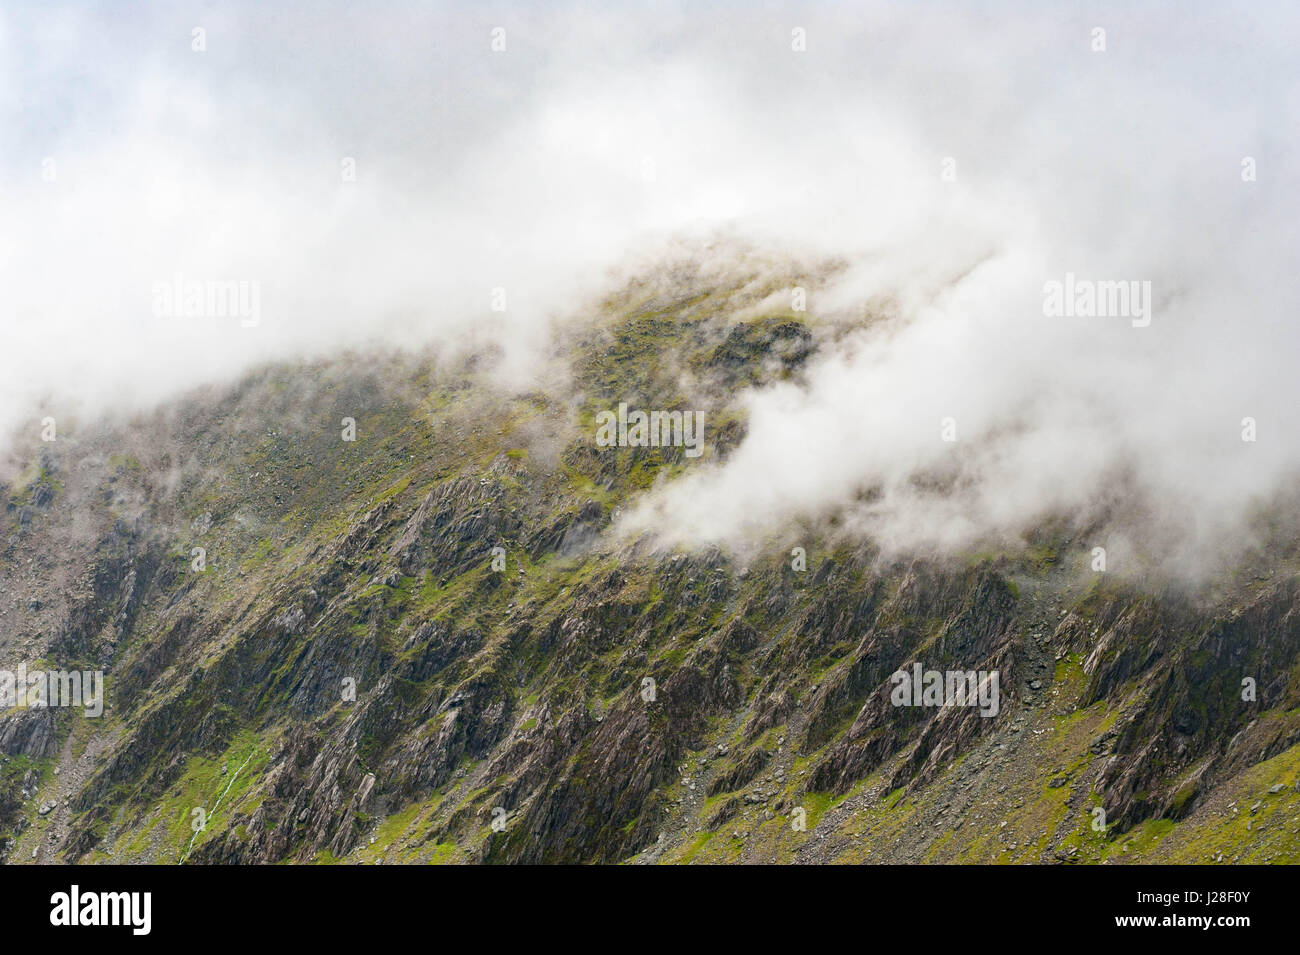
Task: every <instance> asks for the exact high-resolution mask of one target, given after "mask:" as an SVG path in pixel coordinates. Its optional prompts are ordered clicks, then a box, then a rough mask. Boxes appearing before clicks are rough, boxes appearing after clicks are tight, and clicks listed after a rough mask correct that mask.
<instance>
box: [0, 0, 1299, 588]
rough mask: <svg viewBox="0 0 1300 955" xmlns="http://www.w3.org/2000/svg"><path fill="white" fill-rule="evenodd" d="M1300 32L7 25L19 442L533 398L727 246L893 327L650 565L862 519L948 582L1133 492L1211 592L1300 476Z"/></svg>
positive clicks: (1, 102) (888, 13) (1104, 16)
mask: <svg viewBox="0 0 1300 955" xmlns="http://www.w3.org/2000/svg"><path fill="white" fill-rule="evenodd" d="M1297 26H1300V14H1298V13H1297V12H1295V11H1294V10H1293V9H1289V8H1288V7H1287V6H1286V5H1283V4H1261V3H1254V4H1232V3H1227V4H1222V3H1220V4H1208V3H1205V4H1198V3H1172V2H1162V3H1134V4H1118V3H1115V4H1111V3H1100V2H1093V3H1072V4H1042V3H947V4H938V3H854V4H850V3H824V4H817V3H812V4H778V3H746V4H740V3H690V4H686V3H681V4H678V3H652V4H641V5H637V4H627V3H618V4H613V3H610V4H596V3H583V4H563V3H560V4H545V5H543V4H523V3H473V4H470V3H441V4H438V3H434V4H430V3H421V4H407V3H398V2H394V3H374V4H358V5H348V4H341V3H329V2H326V3H320V2H313V3H305V2H304V3H286V2H274V0H272V2H255V3H238V2H236V3H221V4H186V3H179V4H178V3H157V4H150V3H126V2H114V3H102V4H97V5H96V4H63V3H58V2H32V3H27V2H9V3H6V4H5V5H4V6H3V8H0V130H2V132H0V288H2V289H3V290H4V293H5V294H4V296H3V299H2V300H0V335H2V337H0V433H10V434H12V433H14V432H17V433H20V434H21V433H26V431H32V430H35V429H37V428H39V420H40V417H41V416H43V415H44V414H54V415H56V416H58V415H63V416H65V418H66V419H71V420H73V421H80V420H90V418H91V417H93V415H94V414H95V413H97V412H102V411H110V412H111V411H115V410H116V411H129V410H134V409H138V408H147V407H149V406H151V405H152V404H154V403H157V402H163V401H166V400H168V399H170V398H172V397H174V396H176V395H178V394H180V393H183V392H184V391H186V390H187V389H190V388H193V387H195V386H197V385H201V384H207V383H211V382H220V381H223V380H225V379H228V378H230V377H232V376H234V375H237V374H238V373H240V372H241V371H242V370H245V369H247V368H249V367H251V366H252V365H255V364H257V363H259V362H263V361H266V360H271V359H286V358H287V359H296V358H302V357H322V356H330V355H334V354H338V353H340V352H342V351H343V350H344V349H346V348H349V347H353V346H358V345H365V344H368V343H381V344H386V345H393V344H396V345H405V346H410V347H421V346H423V345H425V344H428V343H440V342H458V341H464V340H466V339H467V338H474V337H475V336H482V335H485V334H491V335H498V336H500V338H501V341H502V342H503V344H504V345H505V346H506V347H507V349H508V350H509V355H510V365H509V367H510V368H511V370H512V374H513V376H514V377H515V378H516V379H517V380H518V382H519V383H520V387H526V386H527V384H528V379H529V376H530V374H531V373H532V372H533V371H534V369H535V365H536V363H535V362H534V361H533V356H534V355H535V354H536V352H537V350H538V349H539V348H541V347H542V346H544V345H545V342H546V339H547V335H548V330H549V328H550V325H549V322H551V321H552V320H553V319H556V318H563V317H564V316H568V315H572V314H575V313H578V312H580V311H581V309H582V306H583V303H584V302H586V301H587V300H588V299H589V296H591V295H592V294H595V293H597V292H599V291H600V290H601V288H602V284H603V283H604V282H606V281H607V276H608V275H609V272H610V270H611V269H619V270H623V271H627V270H629V269H634V268H635V265H636V263H637V262H638V261H640V260H641V259H642V258H643V257H647V256H649V255H650V254H651V253H652V252H653V251H654V250H655V249H657V248H661V247H662V245H663V244H664V243H667V242H670V241H677V240H680V239H682V238H687V239H689V238H692V237H708V236H712V235H717V234H719V233H724V234H726V235H729V236H734V237H737V238H738V239H741V240H743V241H745V242H749V243H754V244H755V245H757V246H759V247H761V248H764V249H767V250H770V252H771V253H772V254H774V255H777V256H791V257H801V258H805V257H818V256H824V257H837V258H842V259H843V260H844V261H846V262H847V263H848V268H847V269H846V270H845V272H844V273H843V275H842V276H841V278H840V280H839V281H837V283H835V284H834V285H833V286H832V287H828V288H825V289H820V290H818V292H817V293H816V294H815V295H814V296H813V299H812V300H811V301H810V303H809V307H810V310H812V311H814V312H816V313H817V314H818V315H819V316H822V317H826V318H828V319H829V320H832V321H834V320H837V317H838V318H841V319H843V320H857V319H860V318H861V316H862V314H863V312H864V310H870V309H876V310H881V311H883V312H885V313H887V314H888V316H889V319H890V320H889V321H887V322H883V323H880V324H878V325H873V326H872V328H871V329H870V330H868V331H864V332H860V333H854V334H852V335H849V336H846V338H845V339H844V341H843V343H842V347H839V348H836V349H831V350H828V351H823V353H822V354H821V355H820V356H819V357H818V358H817V359H816V360H815V362H814V364H813V366H812V367H811V368H810V369H809V373H808V376H807V379H806V381H804V382H803V383H800V384H797V385H789V386H785V387H780V388H775V389H768V390H764V391H762V392H757V393H754V394H752V395H748V396H746V397H745V398H744V400H745V401H746V402H747V403H748V405H749V409H750V435H749V437H748V439H747V440H746V442H745V443H744V444H743V445H742V446H741V447H740V448H739V449H738V451H737V452H736V454H735V455H733V457H732V458H731V460H730V461H728V462H727V463H726V464H725V465H723V466H720V467H719V466H717V465H716V463H710V462H708V461H705V462H703V463H702V464H701V466H700V467H699V468H698V469H696V470H694V471H692V472H690V473H689V474H688V475H687V476H686V477H685V478H684V479H683V480H681V481H679V482H676V483H675V484H674V485H672V486H669V487H665V488H661V489H659V490H658V491H656V492H655V493H654V494H653V495H651V496H650V497H649V498H648V499H647V500H646V501H645V502H643V504H642V506H641V507H639V508H635V509H634V510H633V512H632V513H631V514H630V515H629V516H628V518H627V521H626V524H625V526H626V527H627V528H629V529H631V530H634V531H638V532H643V531H645V530H655V531H656V532H658V533H662V534H664V535H665V537H666V538H685V539H689V540H690V541H693V542H697V543H702V542H716V541H722V542H730V543H733V544H735V543H738V542H740V541H743V540H744V539H745V538H746V537H747V536H752V535H755V534H761V533H764V532H765V531H767V530H770V528H771V527H772V526H774V525H776V524H779V523H781V522H782V521H785V520H787V519H796V518H799V517H802V516H808V515H814V516H815V515H819V514H826V513H837V514H842V515H846V516H847V519H848V520H849V522H850V524H851V525H853V526H855V527H860V528H861V529H862V531H863V532H864V533H867V534H870V535H872V536H873V537H875V538H877V539H878V540H881V541H883V542H885V543H887V544H889V545H891V546H898V547H900V548H904V549H907V548H914V549H919V548H925V549H930V550H933V549H936V548H955V547H963V546H969V545H970V544H971V542H972V541H974V540H976V539H978V538H980V537H983V536H988V535H993V536H1009V537H1014V536H1015V535H1016V534H1018V533H1020V532H1021V531H1022V530H1023V529H1024V528H1025V527H1026V526H1027V525H1029V524H1030V523H1032V522H1033V521H1036V520H1039V519H1040V518H1041V516H1042V515H1043V514H1044V513H1048V512H1055V511H1061V512H1066V513H1076V514H1078V513H1084V512H1089V511H1091V510H1095V509H1097V508H1098V507H1102V506H1103V505H1104V503H1105V502H1107V501H1109V500H1110V499H1111V497H1112V496H1113V494H1114V493H1115V492H1116V489H1117V487H1118V486H1119V485H1120V484H1123V486H1124V488H1125V489H1126V490H1125V493H1126V494H1130V495H1133V500H1135V501H1140V502H1141V504H1142V507H1143V508H1144V509H1145V511H1146V512H1147V513H1148V514H1149V515H1150V519H1151V523H1152V524H1153V525H1154V526H1155V528H1156V531H1158V533H1156V532H1154V531H1153V532H1151V533H1148V532H1147V531H1143V530H1140V529H1137V528H1134V529H1133V530H1132V533H1133V534H1137V535H1146V538H1147V546H1148V547H1152V546H1156V544H1155V543H1154V542H1155V541H1156V540H1157V539H1158V540H1159V545H1158V546H1160V547H1163V548H1167V549H1169V551H1170V553H1173V554H1176V555H1177V557H1176V559H1177V560H1178V561H1181V562H1184V563H1194V562H1195V554H1196V553H1198V552H1200V551H1203V550H1205V549H1207V548H1211V549H1212V548H1218V547H1222V546H1223V543H1224V542H1225V541H1230V540H1237V541H1240V540H1241V539H1243V535H1244V534H1245V530H1244V527H1245V524H1244V521H1245V516H1246V515H1247V514H1248V512H1249V511H1250V509H1251V508H1252V507H1254V506H1255V505H1256V504H1257V503H1258V502H1259V501H1262V500H1268V499H1269V498H1270V496H1271V495H1275V494H1277V493H1279V492H1280V491H1284V490H1285V489H1286V488H1288V487H1290V486H1292V485H1293V484H1294V478H1295V474H1296V468H1297V465H1298V464H1300V420H1298V419H1300V410H1297V409H1300V402H1297V398H1298V397H1300V395H1298V394H1297V390H1300V389H1297V386H1296V384H1295V380H1296V375H1295V372H1294V366H1295V360H1296V355H1297V353H1298V349H1297V346H1300V332H1297V330H1296V323H1295V314H1296V305H1297V300H1298V299H1300V295H1298V294H1297V292H1298V289H1297V281H1298V280H1297V278H1296V269H1295V262H1296V255H1295V253H1296V250H1297V243H1296V221H1297V210H1298V209H1300V203H1297V178H1298V177H1297V173H1298V172H1300V163H1298V162H1297V143H1296V135H1297V134H1296V126H1295V122H1294V117H1295V116H1296V115H1297V112H1298V111H1300V109H1298V108H1300V83H1298V82H1297V69H1298V68H1300V67H1298V66H1297V61H1296V59H1295V57H1294V54H1293V50H1294V48H1295V43H1296V40H1297ZM196 30H198V31H202V32H201V33H197V34H196V32H195V31H196ZM1098 30H1102V31H1104V34H1098V33H1097V31H1098ZM1099 43H1100V46H1099ZM494 45H495V46H496V47H497V48H496V49H494ZM502 45H504V48H501V47H502ZM1247 167H1249V168H1250V170H1251V172H1249V173H1247V172H1246V169H1247ZM349 169H351V170H353V171H354V172H355V176H354V177H351V178H350V177H349V176H348V175H346V172H347V171H348V170H349ZM1067 273H1069V274H1072V275H1074V276H1076V277H1077V278H1080V279H1084V280H1087V281H1136V282H1139V283H1144V282H1145V283H1150V285H1149V288H1150V290H1151V292H1150V314H1149V318H1150V321H1149V324H1145V325H1142V326H1141V327H1139V326H1138V325H1136V324H1135V323H1134V322H1133V321H1131V320H1130V319H1129V318H1128V317H1126V316H1118V317H1097V316H1094V317H1083V316H1068V317H1067V316H1059V315H1058V316H1052V315H1046V314H1044V311H1045V309H1044V304H1043V303H1044V294H1045V293H1044V288H1045V284H1046V283H1050V282H1053V281H1062V282H1063V281H1064V280H1065V277H1066V275H1067ZM177 276H179V277H180V278H179V281H180V282H182V283H186V282H190V283H192V282H199V283H204V282H237V283H244V284H243V285H242V286H241V288H242V289H243V290H244V291H245V293H246V294H249V295H251V293H252V290H253V289H254V288H255V289H256V298H255V299H252V298H251V297H250V298H249V299H248V301H249V302H252V301H254V300H255V301H256V305H257V308H256V313H257V314H256V317H255V319H254V318H252V317H251V316H243V320H241V317H240V316H232V315H225V316H222V315H212V314H185V313H184V309H183V308H180V307H179V306H168V305H166V304H165V303H164V304H162V305H161V306H160V304H159V300H158V291H159V287H160V286H170V285H171V284H172V283H174V282H175V281H177V280H178V279H177ZM1139 287H1141V286H1140V285H1139ZM498 289H500V290H504V294H505V301H506V310H505V312H504V313H501V314H496V313H494V312H493V311H492V303H493V296H494V290H498ZM199 311H200V312H202V311H203V309H202V308H200V309H199ZM1247 417H1249V418H1252V419H1254V422H1255V427H1256V439H1255V440H1254V441H1249V442H1247V441H1243V440H1242V438H1241V433H1242V429H1243V425H1242V421H1243V419H1244V418H1247ZM946 419H952V420H953V422H954V424H955V434H956V440H955V441H945V440H942V436H941V422H944V421H945V420H946ZM950 430H951V429H950ZM706 442H707V436H706ZM934 475H938V476H940V477H941V478H942V479H943V482H944V486H945V488H946V490H945V493H944V495H943V497H942V499H936V498H935V496H934V495H933V494H928V493H926V492H924V491H922V490H919V487H920V486H921V485H924V484H925V482H924V481H918V478H920V477H923V476H934ZM864 489H870V490H871V491H872V492H873V493H872V495H871V500H870V502H869V503H866V504H863V503H862V497H863V491H864ZM1135 506H1136V505H1135ZM1117 543H1119V542H1117Z"/></svg>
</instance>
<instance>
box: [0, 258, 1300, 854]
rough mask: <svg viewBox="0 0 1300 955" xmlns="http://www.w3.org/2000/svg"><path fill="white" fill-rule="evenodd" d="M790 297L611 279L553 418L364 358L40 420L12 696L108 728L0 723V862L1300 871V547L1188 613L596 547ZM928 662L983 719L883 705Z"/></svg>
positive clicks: (492, 394) (1033, 552)
mask: <svg viewBox="0 0 1300 955" xmlns="http://www.w3.org/2000/svg"><path fill="white" fill-rule="evenodd" d="M817 281H818V276H817V275H815V274H811V275H805V274H801V273H799V272H798V271H797V270H790V271H787V272H777V273H762V272H755V273H753V274H745V275H743V276H740V277H733V280H730V281H726V282H720V281H719V280H718V279H717V277H716V276H709V275H705V274H703V273H701V272H699V271H694V270H692V269H690V268H689V267H686V266H673V267H665V268H664V269H663V270H661V271H659V272H655V273H653V274H649V275H645V276H641V277H639V278H638V279H636V280H633V281H630V282H628V284H627V285H626V286H625V287H624V288H622V289H621V290H620V291H619V292H618V293H616V294H614V295H612V296H610V297H609V298H608V299H607V300H605V301H604V302H603V303H601V304H600V306H599V307H598V308H593V309H592V310H591V314H589V315H587V316H586V317H585V318H583V319H582V320H577V321H573V322H570V323H567V324H564V325H562V326H558V327H557V330H556V335H555V338H554V341H553V343H552V347H551V348H550V351H549V354H548V355H547V365H546V368H545V370H544V373H543V374H542V375H540V376H539V378H538V380H539V381H545V382H547V384H545V385H541V384H538V385H536V386H533V385H529V386H528V387H527V388H520V387H519V386H518V385H517V384H516V383H513V382H511V381H510V380H509V371H508V369H509V366H508V365H507V364H506V363H504V362H503V361H502V359H501V354H500V353H499V351H496V350H494V349H492V348H486V347H485V348H482V349H478V350H475V351H461V350H455V349H451V348H444V349H442V350H441V351H435V350H428V351H424V352H420V353H418V354H412V353H403V354H390V353H381V352H373V353H354V354H347V355H343V356H340V357H338V358H335V359H332V360H329V361H321V362H316V363H311V364H279V365H272V366H267V367H263V368H260V369H258V370H257V371H255V372H253V373H251V374H248V375H247V376H246V377H244V378H243V379H242V380H240V381H239V382H238V383H236V384H234V385H230V386H225V387H215V386H214V387H206V388H202V389H198V390H196V391H194V392H192V393H190V394H189V395H187V396H185V397H184V398H182V399H180V400H177V401H175V402H174V403H172V404H169V405H167V406H164V407H161V408H158V409H156V410H153V411H151V412H148V413H144V414H139V415H136V416H135V417H133V418H131V419H130V420H126V421H123V420H119V419H115V418H113V417H112V416H108V415H105V416H104V417H102V418H89V417H86V418H82V419H78V420H74V419H72V418H71V417H61V416H59V415H58V414H56V413H54V412H51V415H52V416H53V417H55V419H56V422H57V434H56V436H55V439H54V440H52V441H43V440H40V435H39V431H40V428H39V427H38V426H36V425H35V424H33V426H32V427H31V428H30V429H29V430H30V434H29V435H27V437H26V438H25V439H24V440H23V441H21V442H20V443H19V444H18V446H16V448H15V450H14V451H13V452H12V455H11V461H10V466H9V468H8V471H7V472H6V473H8V474H9V475H10V476H9V478H8V479H6V482H5V483H4V484H2V485H0V500H2V501H3V502H4V509H3V513H2V514H0V541H2V542H3V546H2V547H0V592H2V593H3V601H2V602H0V667H4V668H7V669H8V670H10V671H14V670H16V668H17V667H18V666H19V665H20V664H24V665H26V667H27V668H28V670H29V671H35V670H41V669H43V670H65V671H74V670H75V671H92V672H93V671H103V673H104V685H105V688H106V698H105V706H104V711H103V714H102V716H98V717H96V716H91V715H88V714H87V713H86V712H85V710H84V709H82V708H51V707H46V708H27V709H21V708H20V709H11V710H7V711H5V713H4V715H3V716H0V751H2V752H3V757H2V758H0V845H2V846H3V854H4V858H5V859H6V860H7V861H9V862H15V863H17V862H32V861H36V862H78V863H95V862H109V861H111V862H136V861H140V862H157V863H167V864H171V863H177V862H185V863H187V864H205V863H267V862H286V861H287V862H296V863H306V862H372V861H387V862H403V863H426V862H439V863H441V862H491V863H507V862H547V863H551V862H636V863H650V862H665V863H683V862H772V861H777V862H832V861H834V862H989V863H991V862H1024V863H1038V862H1043V863H1075V862H1111V863H1117V862H1208V861H1216V862H1247V861H1275V862H1296V861H1300V791H1297V786H1298V785H1300V784H1298V783H1297V773H1298V772H1300V576H1298V572H1300V553H1297V550H1296V546H1295V540H1296V536H1295V534H1294V532H1293V528H1290V527H1288V526H1285V525H1281V526H1278V527H1277V528H1276V532H1275V533H1274V534H1273V536H1272V537H1271V538H1270V539H1269V540H1268V541H1266V542H1265V545H1264V546H1263V548H1262V549H1261V550H1258V551H1252V552H1251V553H1250V554H1249V555H1248V556H1246V557H1243V558H1241V559H1240V560H1239V561H1237V563H1236V564H1235V566H1233V567H1232V568H1231V569H1229V570H1226V571H1225V572H1224V573H1222V574H1220V575H1219V576H1218V577H1216V579H1214V580H1213V581H1212V582H1211V583H1210V584H1206V583H1204V582H1200V583H1197V584H1189V583H1180V582H1178V581H1175V580H1169V579H1165V578H1160V577H1155V576H1149V577H1143V576H1141V575H1128V576H1125V575H1119V574H1114V573H1103V572H1098V571H1095V570H1094V569H1093V562H1094V556H1093V554H1092V552H1091V547H1090V545H1088V544H1087V543H1086V542H1085V541H1086V539H1087V535H1086V534H1083V533H1081V528H1080V527H1079V526H1078V523H1077V522H1076V521H1072V520H1071V519H1069V517H1068V515H1067V516H1063V517H1062V518H1061V519H1060V520H1058V521H1049V522H1045V523H1044V524H1043V525H1042V526H1039V527H1036V528H1035V529H1034V530H1033V531H1032V532H1031V533H1028V534H1027V535H1026V536H1025V539H1024V540H1023V541H1021V542H1019V543H1018V544H1016V545H1015V546H1010V545H1008V546H997V547H993V546H991V547H989V548H988V549H985V550H981V551H979V552H970V553H962V554H958V555H942V556H940V555H929V556H926V555H915V554H914V555H910V556H906V557H900V556H898V555H896V554H893V553H886V552H884V551H882V550H881V549H880V547H879V546H878V545H877V544H876V543H874V542H872V541H871V540H869V539H865V538H863V537H861V536H860V535H855V534H854V533H852V532H851V531H850V530H849V529H847V528H845V527H843V526H841V525H840V523H839V522H838V521H837V518H836V516H835V515H834V514H831V515H822V516H817V517H810V518H809V519H808V520H807V521H806V522H805V523H803V524H800V525H799V526H797V527H777V526H774V527H772V528H771V534H770V537H769V539H767V540H765V541H762V542H758V543H757V544H754V545H752V546H749V547H746V548H724V547H717V546H692V547H686V546H681V547H675V546H664V545H662V544H661V543H659V542H658V541H656V540H655V539H654V538H653V537H651V536H647V535H645V534H633V535H629V534H626V533H622V532H620V525H619V524H618V519H619V517H620V516H621V515H623V514H626V513H627V511H628V509H629V508H630V507H631V506H632V505H634V504H635V503H636V502H638V501H640V500H643V499H644V498H645V497H646V495H648V494H653V493H654V491H655V489H656V488H657V487H659V486H662V485H663V484H664V483H665V482H671V481H673V480H674V479H675V478H677V477H680V476H681V475H682V474H684V473H686V472H688V471H689V470H690V469H692V468H697V467H708V466H710V465H711V464H713V463H716V462H717V461H719V460H725V459H726V458H727V457H728V455H730V454H731V453H732V452H733V451H734V450H735V449H736V448H737V447H738V446H739V444H740V443H741V442H742V441H743V440H744V438H745V435H746V432H747V421H746V413H745V405H744V402H743V399H742V396H743V393H744V390H745V389H748V388H763V387H768V386H771V385H772V384H773V383H776V382H780V381H790V382H796V383H797V382H798V381H800V380H801V376H802V375H804V373H805V369H806V367H807V366H808V364H809V362H810V361H812V360H814V359H815V356H817V355H818V354H819V353H820V352H821V351H822V350H824V349H826V348H828V347H834V344H835V341H836V336H837V335H838V334H840V331H839V330H838V328H837V326H834V325H831V324H829V323H824V322H819V321H818V320H817V318H816V317H815V316H813V315H811V314H810V313H807V312H802V311H800V312H795V311H784V310H773V309H772V308H771V307H770V305H768V304H767V303H770V302H771V301H772V294H773V292H774V291H776V290H779V289H782V288H786V287H789V286H790V285H792V284H797V283H800V282H803V283H807V284H815V283H816V282H817ZM620 403H625V404H626V405H627V407H628V408H630V409H634V410H635V409H661V410H664V411H693V412H694V413H696V414H700V413H702V414H704V422H705V432H704V434H705V441H704V453H703V454H702V455H701V456H700V457H699V458H693V457H691V456H689V455H687V454H686V453H685V451H686V448H684V447H682V446H680V445H676V446H668V447H632V446H614V447H605V446H601V445H600V444H598V443H597V442H596V440H594V435H595V434H596V431H597V420H598V415H599V414H600V413H601V412H602V411H614V410H615V409H617V407H618V406H619V404H620ZM345 419H350V421H351V424H349V423H348V421H347V420H345ZM350 431H351V432H353V433H352V434H351V438H352V439H351V440H348V439H347V438H348V436H349V432H350ZM917 664H919V665H920V667H919V672H920V674H921V676H920V677H918V685H919V684H920V681H921V679H922V678H923V676H924V673H925V672H926V671H930V670H936V671H939V672H941V673H947V672H949V671H957V672H960V673H966V672H973V673H975V674H976V675H977V678H978V679H979V680H981V681H982V682H981V688H982V689H987V688H988V687H989V683H988V680H987V677H988V675H989V674H996V675H997V684H996V688H997V691H998V694H999V695H998V697H997V700H996V707H983V708H981V707H980V706H978V705H949V706H924V705H915V706H910V705H899V704H898V702H897V699H898V698H897V696H896V694H897V693H898V692H900V690H899V688H900V686H902V685H903V684H904V683H907V687H908V692H910V691H911V688H912V684H911V683H910V682H909V681H905V680H899V679H895V678H893V675H894V674H895V673H896V672H899V671H901V672H902V673H903V674H904V675H905V676H912V675H915V674H916V673H917V671H918V668H917V667H916V665H917ZM917 702H921V701H919V700H918V701H917ZM991 709H996V712H988V711H989V710H991ZM1098 810H1100V812H1098ZM196 830H197V831H196Z"/></svg>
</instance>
